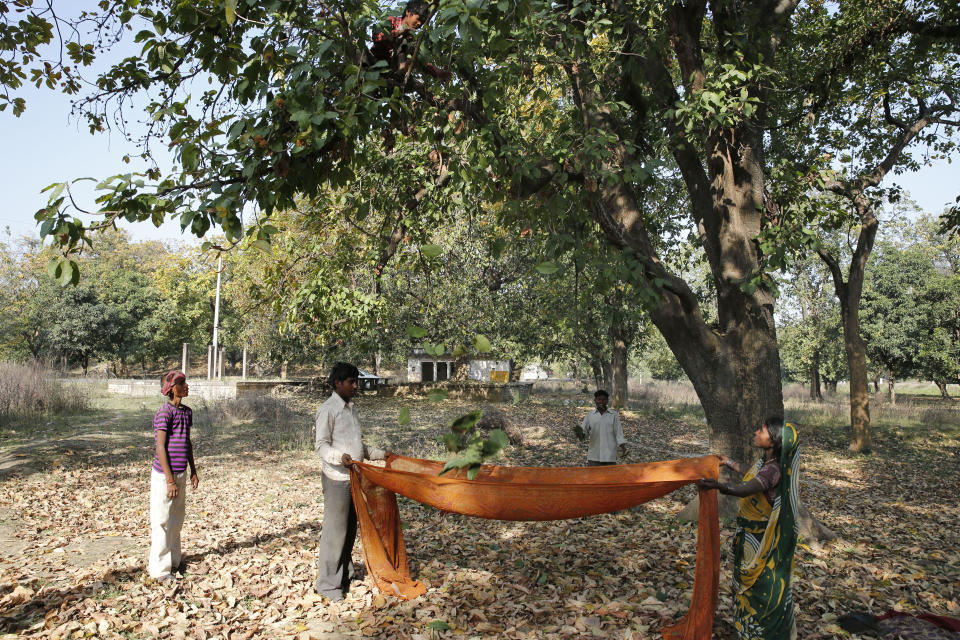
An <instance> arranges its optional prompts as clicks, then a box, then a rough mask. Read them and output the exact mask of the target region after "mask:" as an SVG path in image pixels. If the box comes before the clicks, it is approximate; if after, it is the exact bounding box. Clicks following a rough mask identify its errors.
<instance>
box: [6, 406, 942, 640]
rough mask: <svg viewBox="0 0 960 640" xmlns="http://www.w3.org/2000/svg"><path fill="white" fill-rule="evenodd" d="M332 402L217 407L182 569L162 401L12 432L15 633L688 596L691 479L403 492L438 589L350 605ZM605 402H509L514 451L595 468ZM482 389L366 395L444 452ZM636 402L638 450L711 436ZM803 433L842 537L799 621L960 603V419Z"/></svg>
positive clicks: (629, 607)
mask: <svg viewBox="0 0 960 640" xmlns="http://www.w3.org/2000/svg"><path fill="white" fill-rule="evenodd" d="M320 400H321V398H320V397H319V396H316V397H307V396H296V397H292V398H288V399H286V400H283V401H276V402H277V403H280V402H282V403H283V404H284V406H283V408H282V410H281V409H279V408H276V407H274V409H272V411H273V414H272V417H271V415H266V414H270V410H269V406H267V405H265V406H267V408H268V410H267V411H264V407H260V408H259V410H258V411H255V412H254V413H255V415H240V416H239V417H238V416H237V415H233V416H231V415H230V413H229V412H226V413H225V412H223V411H213V410H204V411H198V419H197V425H196V428H195V432H194V440H195V449H196V453H197V462H198V466H199V471H200V477H201V482H200V489H199V491H197V492H191V493H189V494H188V497H187V520H186V524H185V525H184V529H183V547H184V551H185V554H186V559H187V562H188V566H187V570H186V573H185V575H184V576H183V577H182V578H181V579H180V580H178V581H177V582H176V583H175V584H173V585H172V586H162V585H159V584H157V583H155V582H154V581H152V580H150V579H149V578H148V577H147V576H146V574H145V572H144V565H145V561H146V555H147V548H148V544H149V507H148V487H149V474H150V461H151V460H152V457H153V452H152V445H153V439H152V433H151V429H150V424H151V422H150V419H151V415H152V410H153V409H155V408H156V407H152V406H145V405H143V404H142V403H141V402H140V401H139V400H138V401H133V400H129V401H126V402H118V401H116V400H113V401H112V404H111V405H110V408H109V410H106V409H104V410H101V411H99V412H97V413H94V414H88V415H85V416H78V417H75V418H72V419H70V420H67V421H60V422H59V423H54V422H49V423H41V424H38V425H34V426H33V428H32V429H30V430H28V433H27V434H24V433H23V432H22V431H23V430H22V429H21V433H11V432H10V431H7V432H5V433H3V434H2V435H0V467H2V468H0V471H3V472H4V473H3V475H2V476H0V486H2V489H3V490H2V492H0V633H6V634H13V635H16V636H23V637H43V638H67V637H94V636H96V637H100V638H118V637H123V638H146V637H165V638H198V639H200V638H222V639H224V640H227V639H235V638H259V637H291V638H302V639H307V638H311V637H312V638H331V639H333V638H345V637H355V636H376V637H382V638H413V639H416V640H421V639H423V640H426V639H428V638H433V637H440V638H573V637H578V638H579V637H584V636H591V635H592V636H596V637H603V638H631V639H639V638H658V637H659V630H660V628H661V627H662V626H663V625H664V624H666V623H669V622H670V621H671V620H672V619H674V618H675V617H676V616H678V615H680V614H681V613H682V612H683V611H685V610H686V608H687V605H688V602H689V598H690V590H691V583H692V580H693V568H694V561H695V544H696V529H695V525H693V524H686V523H681V522H680V521H678V520H677V518H676V517H675V514H676V512H677V511H679V509H680V508H681V507H682V506H683V504H684V503H685V502H686V501H687V500H689V499H690V498H691V497H692V496H693V489H692V488H687V489H686V490H683V491H680V492H677V493H675V494H673V495H671V496H668V497H667V498H665V499H661V500H658V501H654V502H650V503H647V504H645V505H643V506H641V507H639V508H636V509H633V510H629V511H624V512H620V513H616V514H607V515H603V516H597V517H591V518H584V519H580V520H572V521H559V522H532V523H513V522H499V521H487V520H480V519H473V518H467V517H461V516H456V515H449V514H442V513H440V512H438V511H436V510H434V509H431V508H428V507H423V506H421V505H419V504H416V503H413V502H411V501H409V500H406V499H401V517H402V518H403V521H404V523H405V536H406V541H407V547H408V552H409V555H410V560H411V565H412V567H413V569H414V574H415V575H418V576H419V578H420V579H422V580H424V581H426V582H428V584H429V585H430V589H429V591H428V593H427V595H426V596H424V597H423V598H421V599H419V600H417V601H414V602H402V601H399V600H395V599H393V598H390V597H384V596H382V595H379V594H378V593H377V592H376V590H375V589H374V588H373V583H372V579H371V578H370V577H367V578H366V579H365V580H364V581H363V582H362V583H357V584H355V585H354V587H353V589H352V590H351V592H350V594H349V596H348V597H347V599H346V600H345V601H344V602H343V603H339V604H335V605H330V604H327V603H325V602H323V601H321V600H320V599H319V598H317V597H315V596H314V595H313V593H312V584H313V581H314V579H315V569H314V560H315V550H316V545H317V540H318V538H319V534H320V525H321V522H322V519H323V495H322V493H321V490H320V476H319V473H320V472H319V463H318V461H317V460H316V458H315V456H314V455H313V454H312V453H311V452H310V451H309V450H305V449H306V447H305V446H304V445H305V443H307V442H309V437H310V436H309V428H310V427H309V425H310V414H311V412H312V408H313V407H314V406H316V404H317V403H318V402H319V401H320ZM188 402H189V401H188ZM193 404H194V407H195V408H196V407H197V403H196V402H194V403H193ZM588 404H589V396H586V395H573V396H571V395H567V396H534V397H533V399H532V400H531V401H530V402H529V403H526V404H522V405H518V406H511V405H499V406H498V408H499V409H500V410H502V411H503V412H504V413H505V414H506V415H507V417H508V419H509V420H510V421H511V422H513V424H515V425H518V426H519V427H520V428H521V430H522V433H523V437H524V439H525V441H526V442H525V444H524V445H523V446H522V447H511V448H510V449H508V451H507V452H506V453H505V454H504V455H503V457H502V459H501V463H502V464H508V465H535V466H562V465H576V464H582V463H583V461H584V458H585V449H584V445H582V444H581V443H579V442H577V441H576V440H575V439H574V438H573V436H572V427H573V425H574V424H575V423H577V422H579V420H580V419H581V418H582V416H583V415H584V413H585V412H586V411H587V410H588ZM268 405H269V403H268ZM403 406H406V407H409V408H410V410H411V416H412V422H411V424H410V425H408V426H400V425H399V424H398V423H397V416H398V414H399V411H400V409H401V407H403ZM479 406H480V405H477V404H472V403H466V402H459V401H453V400H447V401H443V402H430V401H427V400H425V399H419V400H418V399H405V400H395V399H384V398H364V399H362V400H361V401H360V403H359V407H360V412H361V419H362V421H363V423H364V425H365V431H366V433H367V440H368V441H369V442H370V443H373V444H377V445H381V446H385V447H387V448H389V449H391V450H393V451H396V452H398V453H403V454H407V455H412V456H419V457H434V458H439V457H442V456H443V454H442V451H441V445H439V443H438V438H439V437H440V436H441V434H442V433H443V431H444V429H445V427H444V423H446V422H447V421H449V420H451V419H452V418H453V417H456V416H457V415H460V414H461V413H463V412H464V411H467V410H471V409H474V408H478V407H479ZM234 413H237V412H234ZM240 413H241V414H242V412H240ZM281 414H282V415H281ZM277 416H280V418H282V422H283V424H280V422H278V419H277ZM624 418H625V419H624V428H625V432H626V436H627V439H628V440H629V442H630V450H629V453H628V455H627V460H626V461H627V462H644V461H652V460H661V459H669V458H676V457H684V456H695V455H702V454H704V453H706V452H707V440H706V429H705V426H704V425H703V423H702V421H700V420H697V419H690V418H687V419H684V418H677V417H676V416H673V415H671V414H669V413H664V412H658V411H652V412H637V411H634V412H627V413H626V414H625V416H624ZM800 431H801V438H802V439H803V444H804V449H803V455H804V459H803V460H804V463H803V467H802V480H801V492H802V499H803V500H805V501H806V502H807V504H808V505H809V507H810V509H811V511H812V512H813V513H814V514H815V515H816V516H818V517H819V518H820V519H821V520H822V521H823V522H824V523H825V524H826V525H827V526H828V527H830V528H831V529H833V530H834V531H836V532H838V533H839V534H840V535H841V538H840V539H839V540H837V541H835V542H831V543H827V544H824V545H819V544H815V543H812V542H810V541H804V540H801V545H800V548H799V551H798V554H797V564H796V572H797V578H796V584H795V599H796V601H797V604H798V614H799V620H798V629H799V637H801V638H811V639H815V638H834V637H840V636H845V635H846V634H845V633H844V632H842V631H841V630H840V629H839V628H838V627H837V626H836V624H835V622H834V621H835V620H836V618H837V617H838V616H839V615H842V614H843V613H846V612H849V611H856V610H861V611H871V612H873V613H883V612H885V611H887V610H889V609H900V610H905V611H909V612H933V613H938V614H942V615H951V616H954V617H960V605H958V603H960V554H958V548H960V545H958V542H960V539H958V538H960V535H958V532H957V529H958V527H957V523H958V522H960V507H958V500H957V494H958V492H960V472H958V471H957V467H958V462H960V459H958V457H960V456H958V454H960V440H958V438H957V436H956V432H955V431H953V430H950V429H946V428H944V429H938V428H937V426H924V427H917V428H903V429H897V428H889V429H885V430H882V431H878V433H877V446H876V447H875V450H874V453H873V454H872V455H870V456H861V455H854V454H850V453H848V452H847V451H846V448H845V441H844V434H843V432H842V431H841V430H839V429H834V430H831V429H828V428H826V427H816V428H813V427H811V428H810V429H809V430H807V431H804V427H803V425H800ZM291 447H293V448H291ZM4 470H5V471H4ZM722 535H723V540H722V544H723V549H724V560H723V565H722V570H721V571H722V572H721V598H720V605H719V609H718V612H717V623H716V627H715V637H717V638H732V637H733V634H732V627H731V612H732V608H731V607H732V605H731V594H730V569H731V567H730V560H729V546H730V538H731V535H732V529H731V527H730V525H729V523H725V525H724V526H723V534H722ZM355 562H361V555H360V547H359V543H358V545H357V548H356V550H355ZM437 627H440V628H443V627H449V628H448V629H437Z"/></svg>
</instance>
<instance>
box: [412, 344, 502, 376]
mask: <svg viewBox="0 0 960 640" xmlns="http://www.w3.org/2000/svg"><path fill="white" fill-rule="evenodd" d="M467 366H468V367H469V371H468V372H467V378H469V379H470V380H479V381H481V382H490V380H491V379H493V380H497V379H498V378H500V377H504V378H506V379H504V380H500V381H501V382H506V381H507V380H508V379H509V376H510V371H511V366H512V363H511V362H510V361H509V360H497V359H494V358H483V359H481V358H471V359H470V361H469V362H468V363H467ZM491 374H493V375H492V376H491ZM456 377H457V361H456V358H454V357H453V354H451V353H444V354H443V355H441V356H432V355H429V354H428V353H427V352H426V351H424V350H423V349H420V348H417V349H411V350H410V353H409V354H407V382H437V381H441V380H452V379H454V378H456Z"/></svg>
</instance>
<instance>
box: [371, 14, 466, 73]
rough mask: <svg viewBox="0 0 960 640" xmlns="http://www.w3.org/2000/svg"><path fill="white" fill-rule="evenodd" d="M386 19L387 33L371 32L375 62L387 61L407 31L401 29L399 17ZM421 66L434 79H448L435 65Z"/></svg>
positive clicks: (401, 20) (401, 23)
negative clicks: (388, 28)
mask: <svg viewBox="0 0 960 640" xmlns="http://www.w3.org/2000/svg"><path fill="white" fill-rule="evenodd" d="M387 19H388V20H389V21H390V30H389V31H387V30H383V31H379V30H375V31H374V32H373V46H372V47H370V51H371V52H372V53H373V56H374V57H375V58H376V59H377V60H389V59H390V58H391V57H392V56H393V54H394V51H395V50H396V48H397V46H399V45H400V43H401V40H402V39H403V34H404V32H406V31H408V29H405V28H404V27H403V19H402V18H401V17H399V16H390V17H389V18H387ZM423 66H424V69H426V71H427V73H429V74H430V75H432V76H433V77H434V78H439V79H440V80H444V81H446V80H449V78H450V72H449V71H444V70H443V69H439V68H437V67H436V65H433V64H430V63H429V62H428V63H427V64H425V65H423Z"/></svg>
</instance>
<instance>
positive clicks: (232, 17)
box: [225, 0, 237, 26]
mask: <svg viewBox="0 0 960 640" xmlns="http://www.w3.org/2000/svg"><path fill="white" fill-rule="evenodd" d="M225 4H226V18H227V24H229V25H230V26H233V23H234V22H236V20H237V0H226V2H225Z"/></svg>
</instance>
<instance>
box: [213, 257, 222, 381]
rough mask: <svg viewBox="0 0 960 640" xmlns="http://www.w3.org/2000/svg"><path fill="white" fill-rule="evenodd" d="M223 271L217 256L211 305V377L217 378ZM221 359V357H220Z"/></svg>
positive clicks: (219, 258) (220, 258)
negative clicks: (215, 285) (213, 299)
mask: <svg viewBox="0 0 960 640" xmlns="http://www.w3.org/2000/svg"><path fill="white" fill-rule="evenodd" d="M222 271H223V256H222V255H221V256H217V296H216V299H215V301H214V303H213V376H214V377H217V372H218V371H220V368H219V367H218V366H217V365H218V362H217V360H218V359H219V358H218V356H220V349H219V348H218V346H219V343H218V342H217V333H218V332H219V330H220V273H221V272H222ZM220 357H222V356H220Z"/></svg>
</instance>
